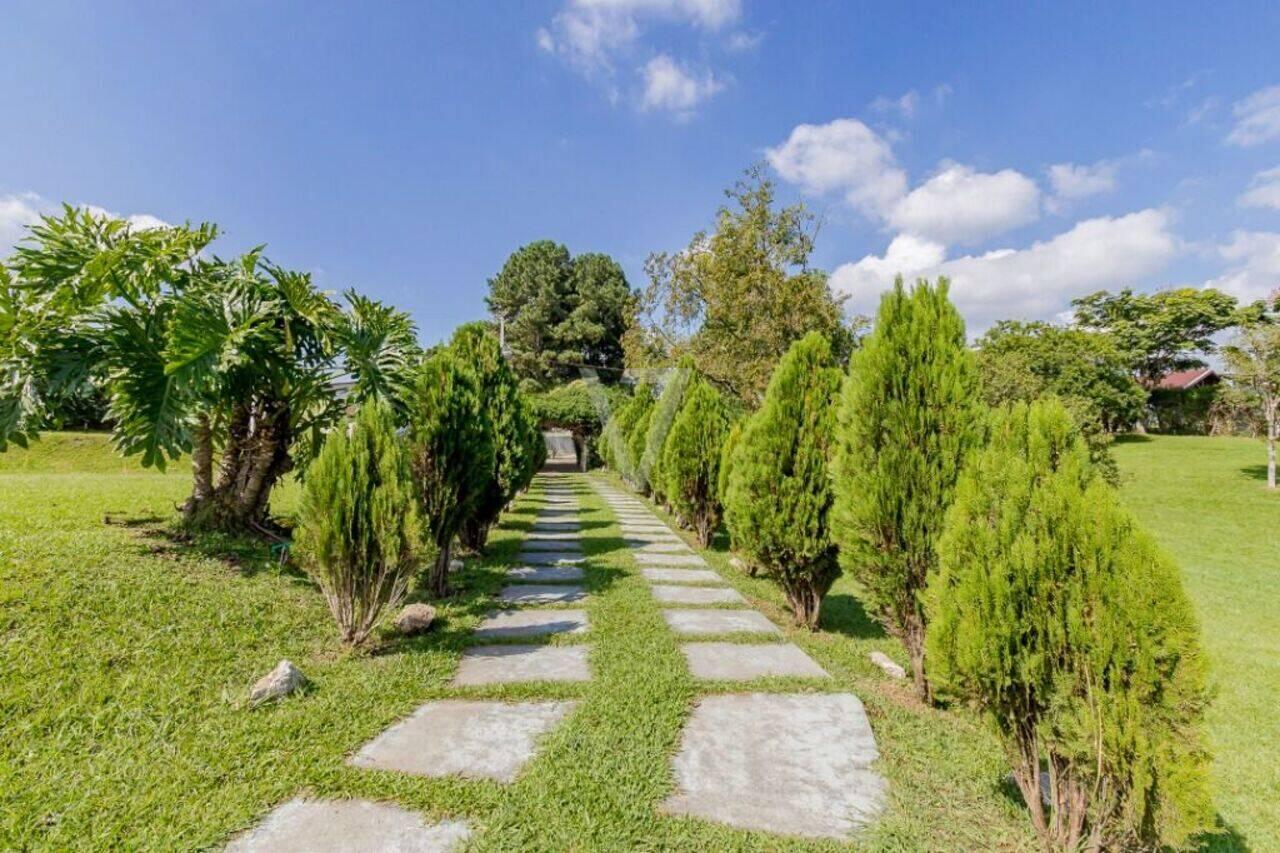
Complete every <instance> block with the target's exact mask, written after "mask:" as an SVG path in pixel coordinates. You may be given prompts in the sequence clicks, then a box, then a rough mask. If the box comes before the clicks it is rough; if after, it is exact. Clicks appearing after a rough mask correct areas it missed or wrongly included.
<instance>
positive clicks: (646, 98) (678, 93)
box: [640, 53, 724, 118]
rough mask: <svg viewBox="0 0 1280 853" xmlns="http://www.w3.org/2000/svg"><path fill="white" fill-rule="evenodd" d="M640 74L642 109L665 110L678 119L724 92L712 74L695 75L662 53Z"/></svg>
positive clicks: (721, 84) (687, 116) (722, 85)
mask: <svg viewBox="0 0 1280 853" xmlns="http://www.w3.org/2000/svg"><path fill="white" fill-rule="evenodd" d="M641 73H642V74H643V76H644V95H643V96H642V98H641V100H640V107H641V109H646V110H667V111H669V112H671V113H673V114H675V115H676V117H678V118H689V117H690V116H692V115H693V110H694V109H695V108H696V107H697V106H698V104H700V103H702V102H703V101H705V100H706V99H707V98H710V97H711V96H712V95H714V94H715V93H717V92H719V91H720V90H721V89H723V88H724V84H723V83H722V82H720V81H719V80H717V79H715V77H713V76H712V74H711V72H709V71H704V72H701V73H696V74H695V73H694V72H691V71H689V70H688V69H686V68H684V67H682V66H681V65H680V64H679V63H677V62H676V61H675V60H674V59H672V58H671V57H669V56H667V55H666V54H665V53H663V54H659V55H657V56H655V57H654V58H653V59H651V60H649V62H648V64H647V65H645V67H644V69H643V70H642V72H641Z"/></svg>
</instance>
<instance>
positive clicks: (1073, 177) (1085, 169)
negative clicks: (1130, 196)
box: [1049, 160, 1116, 201]
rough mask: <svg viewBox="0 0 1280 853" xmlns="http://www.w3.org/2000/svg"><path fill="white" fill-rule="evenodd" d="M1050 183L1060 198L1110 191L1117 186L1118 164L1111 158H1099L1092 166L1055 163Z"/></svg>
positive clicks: (1050, 172)
mask: <svg viewBox="0 0 1280 853" xmlns="http://www.w3.org/2000/svg"><path fill="white" fill-rule="evenodd" d="M1049 183H1050V184H1051V185H1052V186H1053V192H1054V195H1055V196H1057V197H1058V199H1060V200H1071V201H1074V200H1076V199H1081V198H1088V197H1089V196H1092V195H1101V194H1103V193H1109V192H1111V191H1112V190H1114V189H1115V188H1116V164H1115V163H1114V162H1112V161H1110V160H1099V161H1098V162H1097V163H1094V164H1093V165H1092V166H1081V165H1078V164H1076V163H1055V164H1054V165H1052V166H1050V167H1049Z"/></svg>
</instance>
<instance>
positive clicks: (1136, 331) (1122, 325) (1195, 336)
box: [1071, 287, 1260, 390]
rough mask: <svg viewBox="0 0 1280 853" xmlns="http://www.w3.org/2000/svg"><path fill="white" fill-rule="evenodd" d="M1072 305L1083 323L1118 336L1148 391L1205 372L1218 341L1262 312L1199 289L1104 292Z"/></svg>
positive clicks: (1084, 325) (1221, 295)
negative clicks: (1193, 371)
mask: <svg viewBox="0 0 1280 853" xmlns="http://www.w3.org/2000/svg"><path fill="white" fill-rule="evenodd" d="M1071 304H1072V305H1073V306H1075V309H1076V323H1077V324H1079V325H1080V326H1082V327H1083V328H1085V329H1092V330H1096V331H1102V332H1107V333H1109V334H1110V335H1111V336H1112V338H1113V339H1114V340H1115V342H1116V346H1117V347H1118V348H1119V349H1120V351H1121V352H1122V353H1125V354H1126V356H1127V357H1128V360H1129V365H1130V368H1131V369H1132V370H1133V373H1134V376H1135V377H1136V378H1137V379H1138V381H1139V382H1141V383H1142V385H1143V386H1144V387H1145V388H1147V389H1148V390H1150V389H1152V388H1155V387H1156V385H1158V384H1159V382H1160V379H1161V377H1163V376H1164V375H1165V374H1167V373H1170V372H1171V371H1175V370H1186V369H1188V368H1192V367H1203V366H1204V361H1203V360H1202V358H1201V356H1203V355H1207V354H1210V353H1213V352H1214V350H1215V344H1214V340H1213V339H1214V336H1215V335H1216V334H1218V333H1219V332H1221V331H1223V330H1224V329H1228V328H1230V327H1231V326H1234V325H1236V324H1237V323H1239V322H1241V321H1242V320H1243V319H1247V318H1249V317H1256V315H1257V312H1258V311H1259V310H1260V308H1259V306H1249V307H1247V308H1245V309H1243V310H1242V311H1238V310H1237V306H1236V300H1235V297H1233V296H1230V295H1229V294H1226V293H1223V292H1222V291H1220V290H1214V289H1213V288H1198V287H1181V288H1175V289H1172V290H1161V291H1158V292H1156V293H1134V292H1133V291H1132V290H1130V289H1128V288H1126V289H1124V290H1122V291H1120V292H1119V293H1116V294H1112V293H1108V292H1107V291H1105V290H1103V291H1099V292H1097V293H1091V294H1089V295H1088V296H1084V297H1081V298H1079V299H1075V300H1073V301H1072V303H1071Z"/></svg>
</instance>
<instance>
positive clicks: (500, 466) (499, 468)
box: [450, 323, 541, 552]
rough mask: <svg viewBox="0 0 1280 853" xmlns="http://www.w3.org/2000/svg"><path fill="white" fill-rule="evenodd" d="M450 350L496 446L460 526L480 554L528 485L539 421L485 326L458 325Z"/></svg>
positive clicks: (464, 541)
mask: <svg viewBox="0 0 1280 853" xmlns="http://www.w3.org/2000/svg"><path fill="white" fill-rule="evenodd" d="M450 348H451V349H452V350H453V351H454V353H455V354H456V355H457V357H458V358H459V359H460V360H461V361H462V362H463V363H464V364H465V366H466V367H467V368H468V369H469V370H470V371H471V372H472V373H474V374H475V376H476V378H477V380H478V382H479V392H480V397H481V399H482V400H483V402H484V412H485V420H486V422H487V424H488V426H489V429H490V435H489V440H490V443H491V444H492V445H493V449H494V464H493V469H492V470H491V471H490V472H489V473H488V475H487V476H486V477H484V483H483V484H482V486H481V487H480V489H479V495H478V497H477V500H476V504H475V507H474V508H473V510H472V512H471V513H470V515H468V516H467V518H466V519H464V520H463V523H462V527H461V528H460V529H459V539H460V540H461V541H462V544H463V545H465V546H466V547H468V548H470V549H472V550H473V551H477V552H479V551H482V550H483V549H484V545H485V542H486V541H487V540H488V538H489V529H490V528H491V527H492V526H493V524H494V522H496V521H497V520H498V516H499V515H500V514H501V513H502V510H503V509H505V508H506V506H507V504H509V503H510V502H511V499H512V498H514V497H515V496H516V494H517V493H518V492H519V491H520V490H521V489H523V488H524V487H525V486H527V485H528V484H529V481H530V479H531V478H532V476H533V473H534V471H535V470H536V469H535V468H534V466H533V459H532V458H531V453H532V452H533V439H532V436H531V433H534V432H537V423H536V422H535V421H534V420H533V416H532V414H531V413H530V412H529V409H528V406H527V405H526V404H525V401H524V397H523V395H522V394H521V393H520V389H519V384H518V380H517V379H516V376H515V374H514V373H513V372H512V371H511V369H510V367H508V365H507V362H506V359H505V358H503V356H502V349H501V347H500V346H499V344H498V338H497V336H495V335H494V334H493V332H492V330H490V329H489V327H488V326H486V325H485V324H483V323H467V324H464V325H462V326H459V327H458V329H457V331H455V332H454V333H453V340H452V342H451V343H450ZM539 440H541V436H539Z"/></svg>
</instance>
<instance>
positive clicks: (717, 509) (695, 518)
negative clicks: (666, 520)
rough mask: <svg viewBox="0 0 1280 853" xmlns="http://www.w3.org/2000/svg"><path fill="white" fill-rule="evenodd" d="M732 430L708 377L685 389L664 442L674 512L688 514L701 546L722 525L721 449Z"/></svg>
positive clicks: (664, 470)
mask: <svg viewBox="0 0 1280 853" xmlns="http://www.w3.org/2000/svg"><path fill="white" fill-rule="evenodd" d="M728 432H729V409H728V407H727V406H726V405H725V402H724V399H723V398H722V397H721V395H720V393H719V392H718V391H716V390H715V389H714V388H712V387H711V386H710V385H709V384H708V383H707V382H706V380H704V379H694V380H693V381H692V382H690V383H689V387H688V388H687V389H686V390H685V393H684V401H683V402H682V403H681V405H680V412H679V413H678V414H677V415H676V418H675V420H674V421H673V422H672V424H671V430H670V432H668V433H667V440H666V443H665V444H664V447H663V451H662V453H663V458H662V473H663V475H664V476H665V477H666V478H667V482H666V488H665V492H666V494H667V495H669V496H670V498H671V503H672V505H673V506H675V508H676V512H677V513H679V514H680V515H681V516H682V517H684V518H686V519H688V520H689V523H690V524H692V525H693V530H694V532H695V533H696V534H697V537H698V544H699V545H701V546H702V547H703V548H706V547H709V546H710V545H711V539H712V537H714V536H715V532H716V528H717V527H718V526H719V525H720V513H721V504H720V497H719V494H718V492H717V487H718V485H719V480H720V455H721V450H722V447H723V445H724V440H725V436H726V435H727V434H728Z"/></svg>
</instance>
